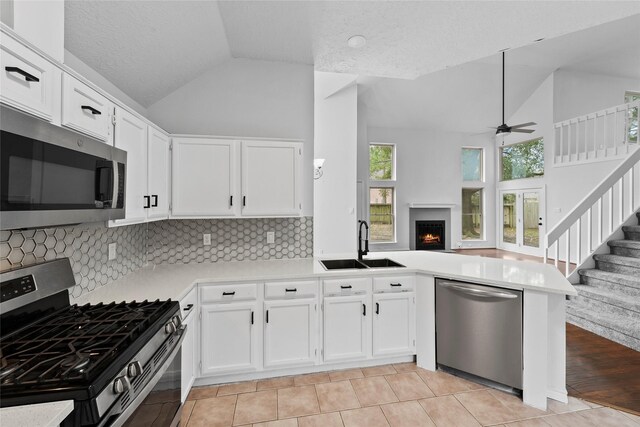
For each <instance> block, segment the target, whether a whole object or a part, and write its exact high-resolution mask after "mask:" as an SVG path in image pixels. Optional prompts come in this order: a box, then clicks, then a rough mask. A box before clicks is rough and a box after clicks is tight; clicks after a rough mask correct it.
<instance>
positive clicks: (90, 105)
mask: <svg viewBox="0 0 640 427" xmlns="http://www.w3.org/2000/svg"><path fill="white" fill-rule="evenodd" d="M112 110H113V106H112V104H111V102H109V100H108V99H107V98H105V97H104V96H102V95H100V94H99V93H98V92H96V91H95V90H93V89H91V88H90V87H89V86H87V85H85V84H84V83H82V82H81V81H79V80H77V79H75V78H74V77H72V76H70V75H69V74H64V75H63V76H62V125H63V126H66V127H68V128H71V129H75V130H77V131H78V132H82V133H85V134H87V135H90V136H92V137H94V138H97V139H99V140H101V141H105V142H108V141H110V140H111V134H112V131H111V127H112V124H111V115H112V114H113V111H112Z"/></svg>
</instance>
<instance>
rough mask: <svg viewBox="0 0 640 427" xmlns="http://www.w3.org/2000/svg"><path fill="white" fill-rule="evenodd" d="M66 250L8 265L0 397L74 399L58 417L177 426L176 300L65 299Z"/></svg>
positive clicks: (0, 306)
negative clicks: (51, 256)
mask: <svg viewBox="0 0 640 427" xmlns="http://www.w3.org/2000/svg"><path fill="white" fill-rule="evenodd" d="M74 284H75V281H74V277H73V272H72V270H71V265H70V263H69V260H68V259H60V260H55V261H50V262H47V263H43V264H39V265H35V266H31V267H26V268H22V269H18V270H12V271H9V272H5V273H3V274H2V276H1V285H0V294H1V295H0V296H1V302H0V313H1V318H0V406H1V407H8V406H17V405H28V404H34V403H42V402H52V401H60V400H73V401H74V410H73V412H72V413H71V414H70V415H69V416H68V417H67V418H66V419H65V420H64V422H63V423H62V426H64V427H67V426H96V427H103V426H104V427H107V426H109V427H114V426H121V425H132V426H133V425H135V426H147V425H153V426H175V425H177V423H178V421H179V419H180V412H181V408H182V406H181V390H180V383H181V381H180V365H181V359H180V356H181V349H180V347H181V343H182V339H183V337H184V332H185V329H184V326H183V325H182V322H181V317H180V306H179V303H178V302H177V301H143V302H135V301H134V302H128V303H127V302H122V303H111V304H95V305H92V304H86V305H71V304H70V301H69V291H68V289H69V288H70V287H72V286H73V285H74Z"/></svg>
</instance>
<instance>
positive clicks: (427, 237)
mask: <svg viewBox="0 0 640 427" xmlns="http://www.w3.org/2000/svg"><path fill="white" fill-rule="evenodd" d="M444 233H445V221H416V250H417V251H435V250H444V249H445V240H444V239H445V234H444Z"/></svg>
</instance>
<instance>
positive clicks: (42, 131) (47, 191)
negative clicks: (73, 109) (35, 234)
mask: <svg viewBox="0 0 640 427" xmlns="http://www.w3.org/2000/svg"><path fill="white" fill-rule="evenodd" d="M1 112H2V129H1V135H0V144H1V147H0V211H1V212H2V223H1V228H2V229H3V230H7V229H16V228H36V227H46V226H54V225H65V224H77V223H83V222H95V221H106V220H109V219H115V218H119V217H123V216H124V178H125V176H124V175H125V163H126V153H125V152H123V151H122V150H117V149H115V148H113V147H111V146H109V145H107V144H104V143H102V142H99V141H96V140H93V139H91V138H87V137H84V136H82V135H80V134H76V133H75V132H71V131H68V130H66V129H62V128H58V127H56V126H53V125H51V124H48V123H45V122H42V121H41V120H38V119H35V118H33V117H29V116H26V115H24V114H22V113H18V112H15V111H13V110H10V109H7V108H2V110H1Z"/></svg>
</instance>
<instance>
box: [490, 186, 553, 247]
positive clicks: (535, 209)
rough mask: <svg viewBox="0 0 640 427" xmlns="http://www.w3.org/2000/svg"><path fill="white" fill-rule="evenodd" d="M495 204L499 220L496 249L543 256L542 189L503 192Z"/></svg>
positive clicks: (543, 210)
mask: <svg viewBox="0 0 640 427" xmlns="http://www.w3.org/2000/svg"><path fill="white" fill-rule="evenodd" d="M499 204H500V210H499V212H500V213H501V214H502V217H501V222H500V224H499V227H498V234H499V235H498V247H499V248H500V249H504V250H507V251H512V252H520V253H523V254H528V255H535V256H543V250H544V249H543V244H544V234H545V227H544V212H545V209H544V190H543V189H542V188H531V189H525V190H503V191H501V192H500V200H499Z"/></svg>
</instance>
